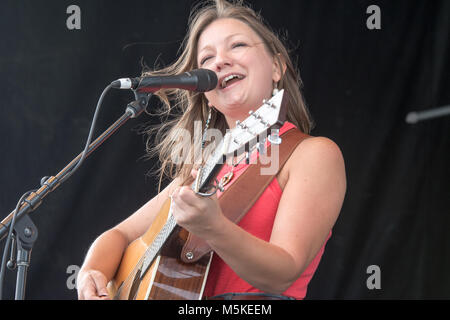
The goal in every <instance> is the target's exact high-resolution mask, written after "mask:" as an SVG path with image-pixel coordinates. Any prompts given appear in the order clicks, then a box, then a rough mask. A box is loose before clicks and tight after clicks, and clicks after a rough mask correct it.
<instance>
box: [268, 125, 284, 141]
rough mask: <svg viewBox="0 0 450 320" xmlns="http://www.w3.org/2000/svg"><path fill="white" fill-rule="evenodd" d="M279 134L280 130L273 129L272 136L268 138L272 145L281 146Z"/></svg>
mask: <svg viewBox="0 0 450 320" xmlns="http://www.w3.org/2000/svg"><path fill="white" fill-rule="evenodd" d="M279 133H280V130H279V129H272V132H271V133H270V136H269V137H268V138H267V139H269V142H270V143H272V144H281V141H282V139H281V138H280V135H279Z"/></svg>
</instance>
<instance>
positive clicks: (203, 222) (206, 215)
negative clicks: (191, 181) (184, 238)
mask: <svg viewBox="0 0 450 320" xmlns="http://www.w3.org/2000/svg"><path fill="white" fill-rule="evenodd" d="M191 174H192V176H193V177H194V178H195V176H196V174H197V172H196V171H195V170H193V171H192V172H191ZM171 197H172V213H173V216H174V218H175V220H176V221H177V224H178V225H180V226H181V227H183V228H185V229H186V230H188V231H189V232H191V233H193V234H195V235H197V236H198V237H200V238H203V239H205V240H208V239H210V238H211V237H212V236H213V235H214V234H215V233H216V232H217V231H219V230H220V225H221V223H223V219H226V218H225V216H224V215H223V213H222V210H221V209H220V205H219V201H218V200H217V196H216V195H215V194H214V195H212V196H210V197H202V196H199V195H196V194H195V192H194V191H193V190H192V189H191V187H190V186H182V187H177V188H176V189H175V191H174V192H173V194H172V196H171Z"/></svg>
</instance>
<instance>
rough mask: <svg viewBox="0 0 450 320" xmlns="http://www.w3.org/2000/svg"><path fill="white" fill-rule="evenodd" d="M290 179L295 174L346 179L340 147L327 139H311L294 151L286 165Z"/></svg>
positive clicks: (303, 142) (304, 141)
mask: <svg viewBox="0 0 450 320" xmlns="http://www.w3.org/2000/svg"><path fill="white" fill-rule="evenodd" d="M286 165H287V166H286V167H287V168H286V169H287V171H288V172H287V173H288V178H289V177H290V176H291V175H292V174H294V175H299V174H303V175H304V174H306V172H305V171H307V172H309V173H310V174H313V173H314V174H316V175H324V174H326V175H329V174H336V175H339V176H342V178H345V164H344V157H343V154H342V152H341V149H340V148H339V146H338V145H337V144H336V143H335V142H334V141H333V140H331V139H330V138H327V137H309V138H307V139H305V140H303V141H302V142H301V143H300V144H299V145H298V146H297V147H296V149H295V150H294V152H293V153H292V155H291V157H290V158H289V160H288V162H287V163H286Z"/></svg>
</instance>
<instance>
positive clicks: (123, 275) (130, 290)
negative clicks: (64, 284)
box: [108, 198, 212, 300]
mask: <svg viewBox="0 0 450 320" xmlns="http://www.w3.org/2000/svg"><path fill="white" fill-rule="evenodd" d="M170 203H171V201H170V198H169V199H167V200H166V202H165V203H164V205H163V206H162V208H161V210H160V212H159V213H158V215H157V217H156V218H155V220H154V222H153V223H152V225H151V226H150V227H149V229H148V230H147V231H146V233H145V234H144V235H143V236H142V237H140V238H138V239H136V240H135V241H133V242H132V243H131V244H130V245H129V246H128V247H127V249H126V250H125V252H124V255H123V257H122V261H121V262H120V265H119V268H118V270H117V273H116V275H115V276H114V278H113V279H112V280H111V281H110V283H109V284H108V291H109V295H110V297H111V299H119V300H198V299H201V298H202V295H203V289H204V286H205V283H206V278H207V275H208V271H209V265H210V262H211V257H212V254H208V255H205V257H203V258H202V259H200V260H199V261H198V262H196V263H184V262H183V261H181V259H180V254H181V250H182V248H183V245H184V243H185V242H186V240H187V237H188V235H189V233H188V232H187V231H186V230H185V229H183V228H181V227H179V226H176V227H175V228H174V230H173V232H172V233H171V235H170V236H169V238H168V239H167V241H166V242H165V243H164V246H163V247H162V248H161V250H160V252H159V254H158V255H157V257H156V258H155V259H154V261H152V263H151V265H150V267H149V268H147V270H145V273H144V270H143V256H144V255H145V253H146V252H147V250H148V248H149V246H150V245H151V244H152V243H153V242H154V240H155V238H156V236H157V234H158V233H159V232H160V231H161V229H162V228H163V226H164V224H165V223H166V221H167V219H168V216H169V212H170Z"/></svg>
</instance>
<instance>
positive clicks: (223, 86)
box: [221, 74, 242, 88]
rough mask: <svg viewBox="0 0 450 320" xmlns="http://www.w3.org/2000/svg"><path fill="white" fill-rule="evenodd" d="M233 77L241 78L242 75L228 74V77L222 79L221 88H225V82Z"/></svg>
mask: <svg viewBox="0 0 450 320" xmlns="http://www.w3.org/2000/svg"><path fill="white" fill-rule="evenodd" d="M234 78H238V79H242V76H239V75H237V74H230V75H229V76H228V77H226V78H225V79H223V81H222V84H221V85H222V88H225V87H226V85H227V82H228V81H230V80H231V79H234Z"/></svg>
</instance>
